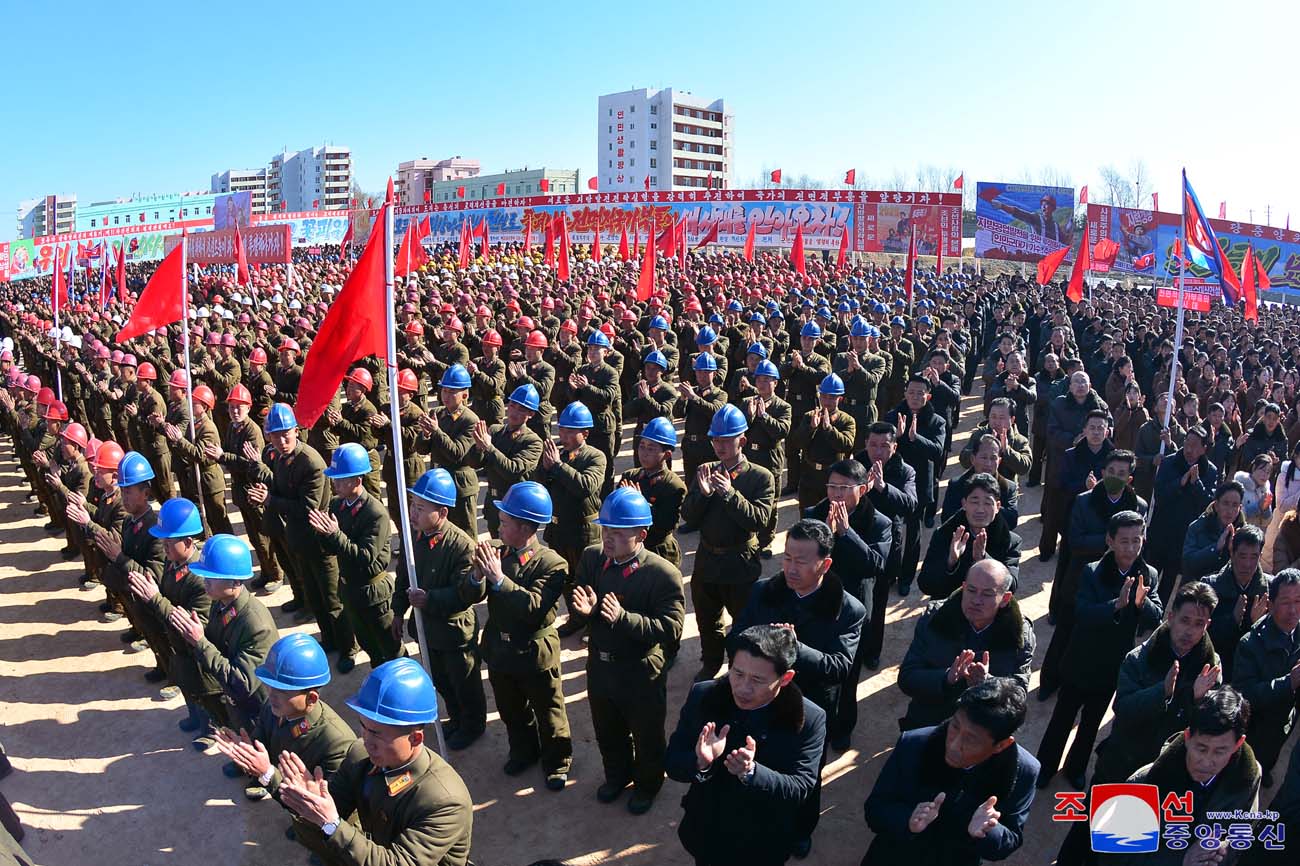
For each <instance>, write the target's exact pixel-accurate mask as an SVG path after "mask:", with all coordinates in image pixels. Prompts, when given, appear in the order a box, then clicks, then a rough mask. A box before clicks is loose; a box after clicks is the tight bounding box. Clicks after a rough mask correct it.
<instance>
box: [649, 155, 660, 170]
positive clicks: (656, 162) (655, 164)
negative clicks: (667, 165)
mask: <svg viewBox="0 0 1300 866" xmlns="http://www.w3.org/2000/svg"><path fill="white" fill-rule="evenodd" d="M650 167H651V168H658V167H659V160H657V159H655V158H654V157H653V156H652V157H650Z"/></svg>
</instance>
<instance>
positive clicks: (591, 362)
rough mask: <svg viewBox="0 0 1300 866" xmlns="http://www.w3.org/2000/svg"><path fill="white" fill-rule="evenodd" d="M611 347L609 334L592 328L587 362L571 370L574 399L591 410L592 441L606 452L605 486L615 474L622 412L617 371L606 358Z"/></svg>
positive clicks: (570, 377) (593, 445)
mask: <svg viewBox="0 0 1300 866" xmlns="http://www.w3.org/2000/svg"><path fill="white" fill-rule="evenodd" d="M609 350H610V342H609V337H607V336H605V334H604V332H602V331H593V332H592V334H591V336H590V337H589V338H588V339H587V363H585V364H583V365H582V366H580V367H578V368H577V369H575V370H574V371H573V372H572V373H571V374H569V388H570V389H571V390H572V392H573V397H574V399H575V400H577V401H579V402H581V403H582V404H583V405H584V406H586V407H587V408H588V409H589V410H591V415H592V423H593V425H594V426H593V427H592V430H591V439H590V442H591V446H592V447H593V448H595V449H596V450H597V451H599V452H600V453H601V454H604V455H605V467H604V468H605V478H604V483H605V485H606V486H608V485H609V483H610V481H611V479H613V477H614V457H615V456H616V454H617V450H616V442H615V435H616V433H617V426H618V422H619V417H620V416H621V414H622V397H621V395H620V394H619V390H618V371H617V370H615V369H614V368H613V367H611V366H610V365H609V364H608V363H606V360H605V359H606V356H607V355H608V353H609Z"/></svg>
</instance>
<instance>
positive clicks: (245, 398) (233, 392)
mask: <svg viewBox="0 0 1300 866" xmlns="http://www.w3.org/2000/svg"><path fill="white" fill-rule="evenodd" d="M197 393H198V391H197V389H196V390H195V394H197ZM226 402H227V403H239V404H241V405H243V406H252V405H253V395H252V394H250V393H248V388H246V387H244V384H243V383H242V382H241V383H239V384H238V385H236V386H235V387H233V388H231V389H230V396H229V397H227V398H226Z"/></svg>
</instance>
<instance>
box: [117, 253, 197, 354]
mask: <svg viewBox="0 0 1300 866" xmlns="http://www.w3.org/2000/svg"><path fill="white" fill-rule="evenodd" d="M184 249H185V239H184V238H182V239H181V242H180V243H179V244H177V245H176V248H175V249H174V250H172V251H171V252H170V253H168V254H167V258H165V259H163V260H162V264H160V265H159V266H158V270H156V271H154V272H153V276H152V277H150V278H149V285H147V286H145V287H144V291H142V292H141V293H140V300H139V301H137V302H136V305H135V309H134V310H132V311H131V318H130V319H128V320H127V323H126V324H125V325H123V326H122V330H120V331H118V332H117V336H116V337H114V338H113V340H114V342H117V343H124V342H126V341H127V340H129V339H131V338H132V337H138V336H140V335H141V334H143V333H145V332H146V331H152V330H153V329H154V328H161V327H163V326H164V325H170V324H171V323H172V322H179V321H181V320H182V319H184V318H185V265H184V264H183V263H182V261H181V259H182V257H183V256H184Z"/></svg>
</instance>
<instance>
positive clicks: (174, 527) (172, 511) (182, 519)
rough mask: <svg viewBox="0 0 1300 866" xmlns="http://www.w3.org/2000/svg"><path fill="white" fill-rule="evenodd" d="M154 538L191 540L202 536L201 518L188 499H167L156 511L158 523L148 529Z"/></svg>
mask: <svg viewBox="0 0 1300 866" xmlns="http://www.w3.org/2000/svg"><path fill="white" fill-rule="evenodd" d="M149 534H150V535H152V536H153V537H154V538H193V537H195V536H196V535H202V534H203V517H202V516H201V515H200V514H199V509H198V508H196V507H195V506H194V503H193V502H190V501H189V500H188V499H181V498H177V499H168V500H167V501H166V502H164V503H163V504H162V508H160V509H158V522H157V523H155V524H154V525H153V526H150V527H149Z"/></svg>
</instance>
